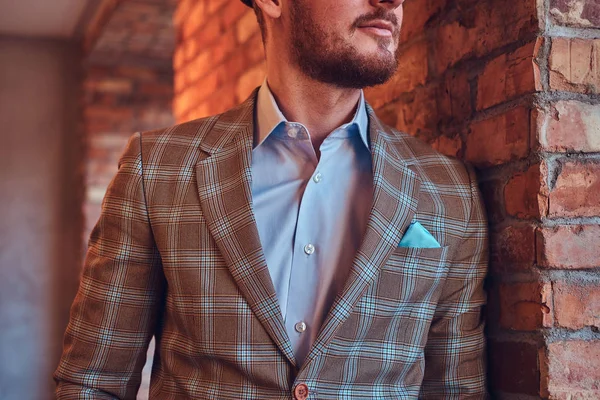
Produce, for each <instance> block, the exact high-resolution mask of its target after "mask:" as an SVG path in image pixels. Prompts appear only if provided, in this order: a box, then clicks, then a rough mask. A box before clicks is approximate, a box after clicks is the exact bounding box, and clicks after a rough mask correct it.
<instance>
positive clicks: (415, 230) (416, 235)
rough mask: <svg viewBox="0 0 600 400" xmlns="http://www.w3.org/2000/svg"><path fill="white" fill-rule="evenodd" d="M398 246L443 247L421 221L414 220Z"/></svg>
mask: <svg viewBox="0 0 600 400" xmlns="http://www.w3.org/2000/svg"><path fill="white" fill-rule="evenodd" d="M398 247H420V248H424V249H433V248H437V247H441V246H440V244H439V243H438V242H437V240H435V238H434V237H433V236H432V235H431V233H429V231H428V230H427V229H425V228H424V227H423V225H421V224H420V223H419V222H413V223H412V224H410V225H409V226H408V229H407V230H406V232H405V233H404V236H402V240H400V243H399V244H398Z"/></svg>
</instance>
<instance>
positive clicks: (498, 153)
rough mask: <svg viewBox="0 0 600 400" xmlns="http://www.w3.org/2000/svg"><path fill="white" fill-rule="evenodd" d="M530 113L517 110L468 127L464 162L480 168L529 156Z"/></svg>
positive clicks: (519, 108) (520, 109) (522, 108)
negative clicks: (465, 160)
mask: <svg viewBox="0 0 600 400" xmlns="http://www.w3.org/2000/svg"><path fill="white" fill-rule="evenodd" d="M529 130H530V110H529V109H528V108H525V107H518V108H514V109H511V110H508V111H506V112H504V113H502V114H500V115H497V116H495V117H491V118H488V119H485V120H482V121H477V122H473V123H472V124H471V127H470V130H469V133H468V136H467V140H466V151H465V158H466V159H467V161H470V162H472V163H474V164H475V165H477V166H480V167H486V166H492V165H499V164H504V163H506V162H508V161H513V160H517V159H521V158H525V157H527V155H528V154H529Z"/></svg>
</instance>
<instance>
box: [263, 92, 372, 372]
mask: <svg viewBox="0 0 600 400" xmlns="http://www.w3.org/2000/svg"><path fill="white" fill-rule="evenodd" d="M256 123H257V127H256V131H255V139H254V149H253V151H252V200H253V209H254V215H255V218H256V223H257V226H258V232H259V236H260V240H261V245H262V248H263V251H264V254H265V258H266V262H267V267H268V270H269V273H270V275H271V279H272V281H273V284H274V286H275V291H276V293H277V299H278V301H279V306H280V308H281V312H282V314H283V319H284V321H285V327H286V330H287V333H288V336H289V338H290V340H291V343H292V346H293V349H294V354H295V357H296V359H297V361H298V365H301V364H302V363H303V361H304V359H305V358H306V356H307V355H308V352H309V350H310V347H311V345H312V344H313V342H314V341H315V339H316V337H317V334H318V332H319V328H320V327H321V324H322V323H323V322H324V319H325V317H326V315H327V312H328V311H329V308H330V307H331V305H332V303H333V300H334V299H335V296H336V295H337V294H338V293H339V292H340V291H341V289H342V288H343V286H344V284H345V282H346V278H347V277H348V273H349V272H350V269H351V267H352V261H353V259H354V256H355V254H356V251H357V250H358V247H359V245H360V243H361V241H362V238H363V235H364V232H365V230H366V226H367V219H368V216H369V212H370V207H371V203H372V199H373V174H372V167H371V154H370V151H369V142H368V137H367V131H368V129H367V128H368V117H367V111H366V107H365V101H364V95H363V93H362V91H361V95H360V100H359V103H358V105H357V108H356V112H355V114H354V118H353V119H352V121H351V122H349V123H347V124H344V125H342V126H340V127H338V128H337V129H335V130H334V131H333V132H331V133H330V134H329V135H328V136H327V137H326V138H325V140H324V141H323V143H322V144H321V146H320V147H319V150H320V153H321V156H320V158H317V155H316V153H315V150H314V148H313V146H312V143H311V139H310V132H308V130H307V129H306V127H305V126H304V125H302V124H301V123H297V122H289V121H287V120H286V118H285V117H284V116H283V114H282V113H281V111H280V109H279V107H278V106H277V102H276V100H275V98H274V97H273V95H272V93H271V91H270V89H269V86H268V84H267V81H266V80H265V81H264V82H263V84H262V86H261V88H260V89H259V92H258V98H257V115H256Z"/></svg>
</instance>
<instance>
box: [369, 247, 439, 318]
mask: <svg viewBox="0 0 600 400" xmlns="http://www.w3.org/2000/svg"><path fill="white" fill-rule="evenodd" d="M449 251H450V248H449V246H444V247H439V248H413V247H398V248H396V249H394V251H393V252H392V254H391V255H390V257H389V258H388V261H387V262H386V264H385V265H384V266H383V267H382V269H381V271H380V276H379V279H378V280H377V283H376V284H375V285H374V286H373V289H374V291H375V293H373V295H374V296H376V297H377V298H378V299H381V300H382V301H391V302H394V303H396V304H397V306H398V307H401V306H402V305H403V304H405V305H415V304H422V305H423V306H424V307H428V306H431V305H432V304H433V305H435V303H436V302H437V299H438V297H439V291H440V290H441V287H442V285H443V282H444V281H445V278H446V276H447V274H448V259H449Z"/></svg>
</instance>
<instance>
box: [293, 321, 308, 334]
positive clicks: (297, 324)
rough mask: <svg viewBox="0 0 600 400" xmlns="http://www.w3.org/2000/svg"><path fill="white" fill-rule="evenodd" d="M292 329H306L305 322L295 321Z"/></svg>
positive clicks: (300, 331)
mask: <svg viewBox="0 0 600 400" xmlns="http://www.w3.org/2000/svg"><path fill="white" fill-rule="evenodd" d="M294 329H295V330H296V332H298V333H302V332H304V331H305V330H306V324H305V323H304V321H300V322H296V325H294Z"/></svg>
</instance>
